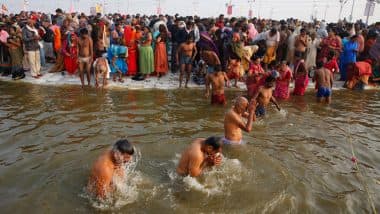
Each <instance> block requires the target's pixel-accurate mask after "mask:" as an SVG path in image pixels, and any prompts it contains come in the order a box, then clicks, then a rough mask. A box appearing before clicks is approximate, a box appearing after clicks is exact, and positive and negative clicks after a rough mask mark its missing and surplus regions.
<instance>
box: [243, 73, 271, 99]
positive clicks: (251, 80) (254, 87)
mask: <svg viewBox="0 0 380 214" xmlns="http://www.w3.org/2000/svg"><path fill="white" fill-rule="evenodd" d="M270 75H271V73H270V72H267V73H264V74H262V75H261V76H259V78H258V80H257V79H256V78H255V77H254V76H250V77H248V78H247V81H246V85H247V90H248V97H249V98H252V97H253V96H254V95H255V94H256V92H257V91H258V90H259V88H260V86H263V85H264V84H265V79H266V78H267V77H269V76H270Z"/></svg>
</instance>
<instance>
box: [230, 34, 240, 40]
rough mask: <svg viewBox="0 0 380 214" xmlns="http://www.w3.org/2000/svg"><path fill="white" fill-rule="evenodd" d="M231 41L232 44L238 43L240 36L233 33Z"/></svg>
mask: <svg viewBox="0 0 380 214" xmlns="http://www.w3.org/2000/svg"><path fill="white" fill-rule="evenodd" d="M232 41H233V42H240V35H239V33H233V35H232Z"/></svg>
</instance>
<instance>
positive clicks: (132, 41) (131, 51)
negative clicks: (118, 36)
mask: <svg viewBox="0 0 380 214" xmlns="http://www.w3.org/2000/svg"><path fill="white" fill-rule="evenodd" d="M124 41H125V44H126V46H127V47H128V58H127V64H128V76H134V75H136V73H137V71H138V68H137V54H138V53H137V49H138V47H137V42H136V30H135V29H134V28H132V26H131V25H127V26H126V27H125V28H124Z"/></svg>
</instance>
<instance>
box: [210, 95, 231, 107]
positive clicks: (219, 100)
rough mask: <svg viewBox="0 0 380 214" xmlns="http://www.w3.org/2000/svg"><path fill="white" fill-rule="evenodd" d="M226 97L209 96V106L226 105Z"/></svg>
mask: <svg viewBox="0 0 380 214" xmlns="http://www.w3.org/2000/svg"><path fill="white" fill-rule="evenodd" d="M226 103H227V101H226V97H225V96H224V94H213V95H212V96H211V104H212V105H226Z"/></svg>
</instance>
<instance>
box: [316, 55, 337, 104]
mask: <svg viewBox="0 0 380 214" xmlns="http://www.w3.org/2000/svg"><path fill="white" fill-rule="evenodd" d="M333 79H334V78H333V73H332V72H330V70H329V69H327V68H324V67H323V62H317V70H316V71H315V74H314V77H313V81H315V88H316V89H317V90H318V91H317V102H319V103H321V102H322V101H323V99H325V101H326V103H327V104H330V103H331V94H332V85H333Z"/></svg>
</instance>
